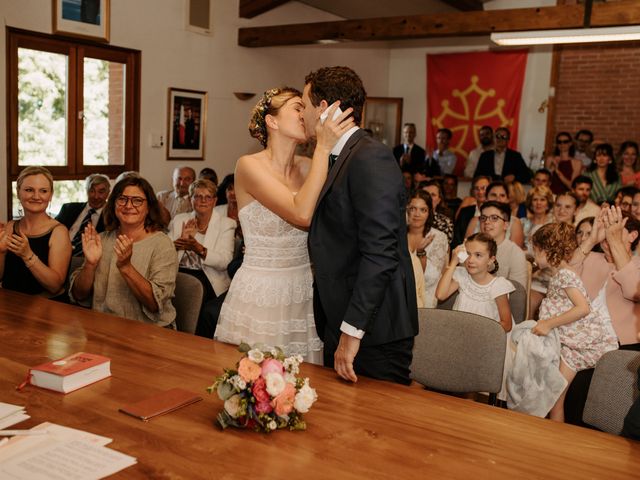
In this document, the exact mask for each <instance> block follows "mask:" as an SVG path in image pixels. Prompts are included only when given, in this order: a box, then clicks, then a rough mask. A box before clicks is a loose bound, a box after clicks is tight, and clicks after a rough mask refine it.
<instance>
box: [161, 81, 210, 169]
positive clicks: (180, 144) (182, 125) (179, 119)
mask: <svg viewBox="0 0 640 480" xmlns="http://www.w3.org/2000/svg"><path fill="white" fill-rule="evenodd" d="M167 117H168V120H169V124H168V132H167V138H168V139H169V141H168V142H167V159H168V160H182V159H185V158H186V159H190V160H204V144H205V132H206V131H207V92H198V91H196V90H181V89H178V88H170V89H169V111H168V115H167Z"/></svg>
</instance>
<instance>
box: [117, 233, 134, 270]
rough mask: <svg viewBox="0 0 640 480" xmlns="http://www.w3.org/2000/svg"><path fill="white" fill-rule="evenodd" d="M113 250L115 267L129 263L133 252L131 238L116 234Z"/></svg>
mask: <svg viewBox="0 0 640 480" xmlns="http://www.w3.org/2000/svg"><path fill="white" fill-rule="evenodd" d="M113 251H114V252H115V254H116V267H118V268H122V267H125V266H127V265H129V264H130V263H131V255H132V254H133V240H132V239H131V238H130V237H128V236H127V235H118V238H116V243H115V245H114V246H113Z"/></svg>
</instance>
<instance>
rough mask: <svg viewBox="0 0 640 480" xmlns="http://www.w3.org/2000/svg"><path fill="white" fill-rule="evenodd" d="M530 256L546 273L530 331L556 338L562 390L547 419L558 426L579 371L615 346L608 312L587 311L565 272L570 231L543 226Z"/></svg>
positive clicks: (578, 286)
mask: <svg viewBox="0 0 640 480" xmlns="http://www.w3.org/2000/svg"><path fill="white" fill-rule="evenodd" d="M532 241H533V254H534V257H535V260H536V263H537V264H538V266H539V267H540V268H548V269H549V270H550V272H551V273H552V275H553V276H552V277H551V279H550V280H549V287H548V288H547V296H546V297H545V298H544V299H543V300H542V303H541V304H540V315H539V318H540V319H539V320H538V323H537V325H536V326H535V327H533V329H532V330H531V331H532V332H533V333H535V334H536V335H547V334H548V333H549V332H550V331H551V330H552V329H553V328H556V329H557V332H558V337H559V338H560V373H561V374H562V375H563V376H564V378H566V379H567V387H566V388H565V390H564V392H562V394H561V395H560V398H558V400H557V402H556V404H555V405H554V406H553V408H552V409H551V412H550V414H549V417H550V418H551V420H555V421H558V422H564V398H565V395H566V393H567V389H568V388H569V385H570V384H571V382H572V381H573V379H574V377H575V376H576V373H577V372H579V371H580V370H585V369H587V368H593V367H594V366H595V364H596V362H597V361H598V359H599V358H600V357H601V356H602V355H603V354H604V353H605V352H608V351H609V350H615V349H617V348H618V339H617V337H616V335H615V332H614V330H613V327H612V326H611V320H610V318H609V316H608V312H606V311H605V310H604V309H601V308H593V307H594V305H592V304H591V302H590V300H589V297H588V296H587V291H586V290H585V287H584V284H583V283H582V280H581V279H580V277H579V276H578V275H577V274H576V273H575V272H574V271H573V270H570V269H569V266H568V265H567V261H568V260H569V259H570V258H571V256H572V255H573V253H574V252H575V251H576V249H577V248H578V243H577V240H576V237H575V234H574V232H573V227H572V226H571V225H568V224H566V223H549V224H547V225H544V226H543V227H541V228H540V229H539V230H538V231H537V232H536V233H535V234H534V235H533V238H532Z"/></svg>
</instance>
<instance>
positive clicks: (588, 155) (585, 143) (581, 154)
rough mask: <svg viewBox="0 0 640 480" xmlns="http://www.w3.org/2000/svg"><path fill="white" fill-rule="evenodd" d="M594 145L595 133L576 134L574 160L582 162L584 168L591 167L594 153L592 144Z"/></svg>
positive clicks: (580, 132)
mask: <svg viewBox="0 0 640 480" xmlns="http://www.w3.org/2000/svg"><path fill="white" fill-rule="evenodd" d="M592 143H593V132H592V131H591V130H586V129H582V130H578V133H576V153H575V155H574V158H577V159H578V160H580V161H581V162H582V165H583V166H584V168H587V167H588V166H589V165H591V160H592V156H593V153H592V152H591V144H592Z"/></svg>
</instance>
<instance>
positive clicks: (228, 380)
mask: <svg viewBox="0 0 640 480" xmlns="http://www.w3.org/2000/svg"><path fill="white" fill-rule="evenodd" d="M238 350H239V351H240V352H242V353H244V355H243V357H242V358H241V359H240V361H239V362H238V363H237V365H236V368H235V369H231V368H229V369H225V370H224V374H223V375H221V376H219V377H217V378H216V381H215V383H214V384H213V385H211V386H210V387H208V388H207V391H208V392H209V393H212V392H213V391H216V392H217V393H218V396H219V397H220V399H221V400H223V401H224V409H223V410H222V411H221V412H220V413H219V414H218V417H217V420H218V423H219V424H220V426H221V427H222V428H223V429H225V428H227V427H229V426H231V427H238V428H251V429H253V430H255V431H257V432H271V431H273V430H276V429H278V428H289V429H290V430H305V429H306V428H307V425H306V423H305V422H304V420H303V419H302V414H303V413H307V412H308V411H309V409H310V408H311V406H312V405H313V403H314V402H315V401H316V400H317V399H318V395H317V394H316V391H315V390H314V389H313V388H311V386H310V385H309V379H308V378H304V379H303V378H299V377H297V376H296V375H297V374H298V373H299V372H300V364H301V363H302V357H301V356H300V355H293V356H291V357H285V355H284V353H283V352H282V350H281V349H280V348H277V347H276V348H270V349H264V350H263V349H261V348H258V346H256V347H251V346H249V345H247V344H246V343H243V344H241V345H240V346H239V347H238Z"/></svg>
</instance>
